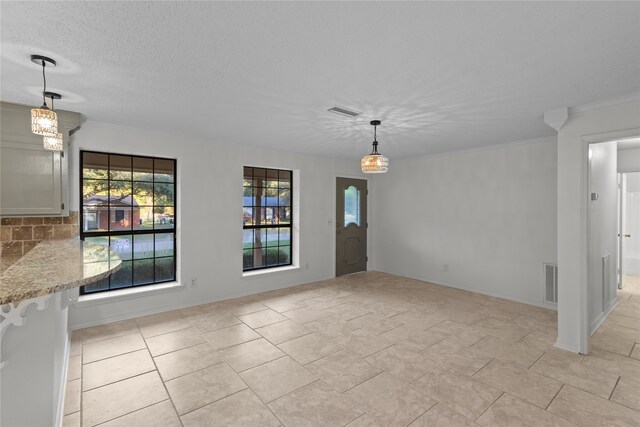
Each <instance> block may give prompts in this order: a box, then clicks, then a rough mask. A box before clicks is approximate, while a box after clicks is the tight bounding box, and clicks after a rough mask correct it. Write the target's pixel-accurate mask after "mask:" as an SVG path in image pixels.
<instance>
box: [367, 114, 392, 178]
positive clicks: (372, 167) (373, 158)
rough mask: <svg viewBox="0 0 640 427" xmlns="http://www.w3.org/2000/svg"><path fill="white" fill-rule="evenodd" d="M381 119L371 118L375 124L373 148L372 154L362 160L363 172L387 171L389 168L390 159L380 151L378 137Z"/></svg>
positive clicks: (373, 124) (372, 123)
mask: <svg viewBox="0 0 640 427" xmlns="http://www.w3.org/2000/svg"><path fill="white" fill-rule="evenodd" d="M380 123H381V122H380V120H371V123H370V124H371V125H372V126H373V149H372V150H371V154H368V155H366V156H364V157H363V158H362V160H360V167H361V168H362V172H363V173H385V172H386V171H387V170H389V159H387V158H386V157H385V156H383V155H382V154H380V153H378V139H377V132H376V131H377V126H379V125H380Z"/></svg>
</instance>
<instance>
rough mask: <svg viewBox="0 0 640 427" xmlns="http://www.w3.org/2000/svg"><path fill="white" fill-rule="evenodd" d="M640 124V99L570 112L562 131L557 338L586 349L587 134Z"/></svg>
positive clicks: (563, 344) (559, 343) (560, 343)
mask: <svg viewBox="0 0 640 427" xmlns="http://www.w3.org/2000/svg"><path fill="white" fill-rule="evenodd" d="M637 128H640V102H638V101H636V102H631V103H627V104H622V105H617V106H613V107H608V108H602V109H599V110H594V111H589V112H584V113H580V114H578V115H570V116H569V119H568V120H567V122H566V123H565V125H564V126H563V127H562V129H560V131H559V132H558V228H557V229H558V243H557V244H558V280H559V283H558V339H557V342H556V345H557V346H559V347H562V348H564V349H567V350H571V351H575V352H579V351H580V350H581V346H580V344H581V323H582V321H581V317H582V314H581V309H580V306H581V302H580V301H581V295H582V294H581V287H582V283H583V281H584V280H585V274H586V255H585V254H583V252H582V251H583V249H582V246H583V241H584V239H585V237H586V224H584V223H583V222H582V218H583V215H584V212H583V210H584V206H583V201H584V198H585V197H586V194H583V192H584V191H585V188H586V182H584V180H585V178H584V175H585V174H584V172H583V171H584V169H585V166H586V165H583V164H582V163H583V161H585V159H586V157H585V155H584V153H583V149H584V147H583V145H584V143H583V139H584V138H585V137H588V136H589V135H597V134H603V133H607V132H618V131H624V130H631V129H637Z"/></svg>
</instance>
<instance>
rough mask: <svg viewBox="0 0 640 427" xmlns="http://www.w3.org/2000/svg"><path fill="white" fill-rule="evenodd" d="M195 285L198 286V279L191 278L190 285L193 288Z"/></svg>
mask: <svg viewBox="0 0 640 427" xmlns="http://www.w3.org/2000/svg"><path fill="white" fill-rule="evenodd" d="M196 286H198V279H195V278H194V279H191V287H192V288H195V287H196Z"/></svg>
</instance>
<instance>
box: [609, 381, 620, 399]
mask: <svg viewBox="0 0 640 427" xmlns="http://www.w3.org/2000/svg"><path fill="white" fill-rule="evenodd" d="M621 378H622V377H621V376H618V379H617V380H616V384H615V385H614V386H613V388H612V389H611V393H609V397H608V398H607V400H611V398H612V397H613V392H614V391H616V387H618V383H619V382H620V379H621Z"/></svg>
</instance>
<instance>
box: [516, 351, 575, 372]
mask: <svg viewBox="0 0 640 427" xmlns="http://www.w3.org/2000/svg"><path fill="white" fill-rule="evenodd" d="M545 354H547V352H546V351H543V352H542V354H541V355H540V356H539V357H538V358H537V359H536V360H535V361H534V362H533V363H532V364H531V365H529V367H528V368H527V371H528V370H530V369H531V368H532V367H533V365H535V364H536V363H538V361H539V360H540V359H542V358H543V357H544V355H545ZM581 362H582V359H580V363H581Z"/></svg>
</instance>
